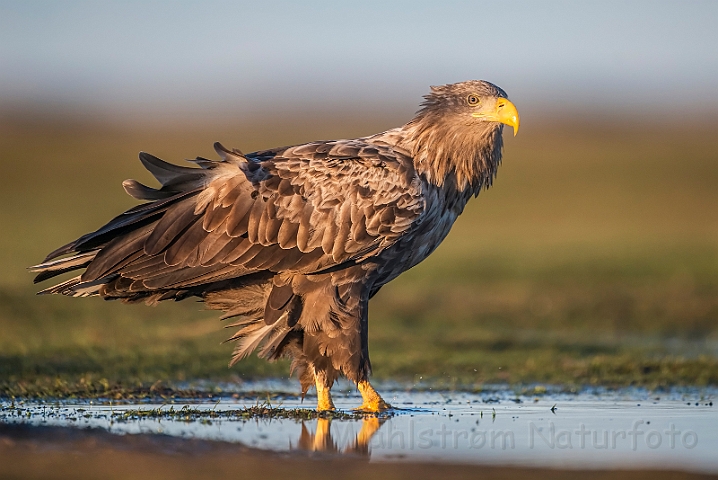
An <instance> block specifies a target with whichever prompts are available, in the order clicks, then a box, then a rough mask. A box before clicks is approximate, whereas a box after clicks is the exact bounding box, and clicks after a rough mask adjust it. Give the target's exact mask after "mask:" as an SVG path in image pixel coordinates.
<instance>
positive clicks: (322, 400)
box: [314, 372, 335, 412]
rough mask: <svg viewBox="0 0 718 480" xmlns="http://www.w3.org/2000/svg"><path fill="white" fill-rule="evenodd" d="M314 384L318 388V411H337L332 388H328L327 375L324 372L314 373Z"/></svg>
mask: <svg viewBox="0 0 718 480" xmlns="http://www.w3.org/2000/svg"><path fill="white" fill-rule="evenodd" d="M314 384H315V385H316V387H317V411H318V412H323V411H326V410H335V407H334V402H333V401H332V394H331V392H330V390H331V388H332V387H331V386H327V375H326V373H324V372H315V373H314Z"/></svg>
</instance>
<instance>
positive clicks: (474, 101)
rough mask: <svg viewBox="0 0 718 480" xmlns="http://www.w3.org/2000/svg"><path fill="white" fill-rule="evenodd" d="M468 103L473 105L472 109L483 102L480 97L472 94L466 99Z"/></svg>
mask: <svg viewBox="0 0 718 480" xmlns="http://www.w3.org/2000/svg"><path fill="white" fill-rule="evenodd" d="M466 103H468V104H469V105H471V106H472V107H475V106H476V105H478V104H479V103H481V100H480V99H479V96H478V95H475V94H473V93H472V94H471V95H469V96H468V97H466Z"/></svg>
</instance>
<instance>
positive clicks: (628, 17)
mask: <svg viewBox="0 0 718 480" xmlns="http://www.w3.org/2000/svg"><path fill="white" fill-rule="evenodd" d="M474 78H481V79H486V80H489V81H492V82H494V83H496V84H498V85H500V86H501V87H503V88H504V89H505V90H506V91H507V92H508V93H509V96H510V97H511V98H512V99H513V100H515V101H516V102H517V103H519V104H520V105H527V106H528V108H544V107H545V108H550V109H552V110H554V111H555V110H561V109H562V108H569V107H570V108H576V107H578V108H584V107H592V108H595V109H597V110H600V111H606V110H611V109H627V108H636V107H638V108H640V109H644V110H650V111H652V112H662V111H670V110H671V109H672V110H674V111H675V109H676V108H694V107H699V108H702V109H715V110H718V87H717V86H718V1H711V0H708V1H698V0H696V1H690V0H684V1H680V2H678V1H677V2H660V1H633V2H628V1H596V2H587V1H585V2H581V1H572V2H563V1H546V2H538V1H536V2H533V1H521V0H512V1H509V2H498V1H492V2H482V1H474V2H469V1H442V2H438V1H437V2H422V1H413V2H409V1H393V2H388V1H376V2H374V1H362V2H337V1H305V2H282V1H278V2H273V1H262V2H228V1H208V0H205V1H202V2H182V1H175V2H171V1H127V0H125V1H121V2H102V1H92V2H83V1H64V2H63V1H48V2H40V1H31V0H18V1H14V2H11V1H2V0H0V106H2V105H7V104H18V103H24V102H33V103H35V104H40V105H44V104H47V105H56V106H57V105H68V106H73V107H77V108H94V109H100V110H103V109H104V110H108V111H116V112H119V113H125V114H133V113H138V112H146V111H149V110H157V109H159V110H164V111H168V112H182V111H184V110H187V109H205V110H208V111H210V110H216V111H219V112H221V111H231V110H235V109H237V108H239V109H244V110H245V111H247V112H251V111H255V110H258V109H266V108H270V109H274V110H276V111H281V110H282V109H302V108H305V107H306V106H307V105H310V104H312V103H313V104H314V105H327V106H330V107H331V106H339V107H342V106H349V105H361V106H364V107H366V108H370V107H371V106H374V105H379V104H384V105H396V106H398V107H402V108H404V107H406V106H416V104H417V103H418V100H419V97H420V96H421V95H422V94H424V93H426V91H427V87H428V85H431V84H442V83H449V82H456V81H461V80H466V79H474Z"/></svg>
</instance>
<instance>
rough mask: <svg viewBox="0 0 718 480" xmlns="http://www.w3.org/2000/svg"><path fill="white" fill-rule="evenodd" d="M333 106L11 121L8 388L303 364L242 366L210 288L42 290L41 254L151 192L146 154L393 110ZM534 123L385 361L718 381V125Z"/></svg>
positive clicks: (443, 372)
mask: <svg viewBox="0 0 718 480" xmlns="http://www.w3.org/2000/svg"><path fill="white" fill-rule="evenodd" d="M332 120H336V118H334V119H324V120H322V121H320V120H317V121H316V122H306V121H305V122H302V123H301V125H302V127H301V128H299V129H298V128H296V127H293V126H292V125H293V124H292V122H291V121H289V120H286V121H284V122H280V123H279V124H278V125H276V126H275V127H271V125H272V124H271V123H270V122H257V123H255V124H253V125H243V124H240V123H238V124H236V125H232V126H227V125H224V126H217V125H214V126H209V125H194V126H179V127H167V126H165V127H157V126H155V127H153V126H147V125H145V126H142V127H139V126H137V127H131V126H112V125H108V124H103V123H101V122H98V123H97V124H94V125H90V124H87V125H81V124H76V123H70V124H63V123H58V122H48V121H46V122H38V121H7V120H6V121H4V122H3V123H2V124H0V158H1V159H2V160H1V161H2V169H3V170H2V176H0V202H2V203H1V205H2V209H0V222H1V223H0V224H1V225H2V232H1V233H0V265H2V270H0V331H1V332H2V333H1V334H0V395H33V394H60V395H70V394H79V395H93V394H98V393H100V394H101V393H103V392H106V391H107V390H108V389H109V390H113V389H116V388H119V389H121V390H123V391H128V390H132V389H133V388H139V389H141V390H144V389H146V388H148V387H149V386H151V385H155V384H156V382H157V381H161V382H162V384H163V385H172V384H173V383H176V382H177V381H182V380H193V379H210V380H215V381H226V380H230V381H231V380H235V379H242V378H244V379H247V378H255V377H259V376H280V377H281V376H286V375H287V373H288V366H287V364H286V363H278V364H268V363H266V362H264V361H259V360H257V359H256V358H250V359H248V360H246V361H243V362H241V363H240V364H239V365H237V366H235V367H233V368H231V369H228V368H227V362H228V360H229V356H230V353H231V350H232V348H233V347H232V345H231V344H222V343H221V342H222V340H223V339H224V338H226V337H228V336H229V334H230V332H229V331H227V330H223V329H222V328H221V323H220V322H219V320H218V319H217V317H218V315H217V313H216V312H208V311H204V310H203V306H202V304H200V303H197V302H194V301H192V300H188V301H184V302H181V303H177V304H174V303H173V304H163V305H160V306H159V307H155V308H150V307H146V306H144V305H131V306H128V305H123V304H120V303H115V302H103V301H102V300H99V299H69V298H54V297H36V296H35V295H34V292H35V291H36V290H37V288H36V287H35V286H33V285H32V284H31V279H32V276H31V275H30V274H28V273H27V272H26V270H25V267H27V266H29V265H31V264H34V263H37V262H39V261H41V260H42V258H43V257H44V255H45V254H46V253H47V252H49V251H50V250H52V249H54V248H55V247H57V246H59V245H61V244H63V243H66V242H67V241H70V240H72V239H74V238H76V237H78V236H79V235H81V234H83V233H85V232H87V231H90V230H92V229H95V228H97V227H98V226H100V225H101V224H103V223H104V222H105V221H106V220H108V219H109V218H111V217H112V216H114V215H115V214H117V213H119V212H120V211H121V210H123V209H125V208H128V207H130V206H132V205H134V200H133V199H131V198H129V197H127V196H126V195H125V194H124V192H123V191H122V189H121V186H120V182H121V181H122V180H124V179H125V178H137V179H139V180H142V181H145V182H147V183H151V180H150V178H151V177H150V176H149V174H148V173H147V172H144V171H143V169H142V167H141V165H140V163H139V161H137V152H138V151H140V150H146V151H149V152H151V153H153V154H155V155H158V156H160V157H162V158H164V159H166V160H170V161H175V162H178V161H180V160H181V159H183V158H186V157H194V156H196V155H202V156H214V153H213V151H212V147H211V146H212V142H214V141H216V140H220V141H222V142H223V143H224V144H225V145H227V146H230V147H239V148H242V149H243V150H244V151H252V150H256V149H259V148H263V147H271V146H276V145H281V144H292V143H296V142H301V141H308V140H313V139H317V138H336V137H351V136H357V135H366V134H369V133H374V132H375V131H379V130H381V129H383V128H388V127H390V126H392V123H388V122H387V123H386V124H380V123H377V124H372V123H370V122H364V123H362V122H356V123H353V124H341V123H337V122H333V121H332ZM523 123H524V126H523V127H522V131H521V133H520V135H519V136H517V137H516V138H507V140H506V150H505V155H504V165H503V166H502V167H501V169H500V171H499V176H498V179H497V181H496V183H495V186H494V187H493V188H492V189H491V190H489V191H487V192H484V193H482V194H481V195H480V197H479V198H478V199H477V200H474V201H472V202H471V203H470V204H469V206H468V207H467V210H466V212H465V213H464V215H463V216H462V217H461V218H460V219H459V221H458V223H457V224H456V226H455V227H454V229H453V231H452V232H451V234H450V235H449V237H448V239H447V240H446V241H445V242H444V244H443V245H442V246H441V247H440V248H439V249H438V250H437V251H436V253H435V254H434V255H433V256H432V257H430V258H429V259H428V260H427V261H425V262H424V263H423V264H421V265H419V266H418V267H416V268H415V269H413V270H412V271H410V272H407V273H405V274H404V275H403V276H402V277H400V278H399V279H398V280H396V281H395V282H393V283H392V284H390V285H388V286H387V287H385V288H384V289H383V290H382V291H381V292H380V293H379V294H378V295H377V297H376V298H375V299H374V300H373V301H372V304H371V311H370V352H371V356H372V362H373V366H374V374H375V376H376V377H378V378H381V379H398V380H408V381H415V382H416V381H419V380H421V381H422V382H426V383H425V384H429V383H431V384H438V385H443V386H447V387H454V386H462V387H467V386H468V387H473V388H480V387H481V386H482V385H485V384H487V383H496V382H508V383H510V384H527V383H533V382H538V383H552V384H560V385H566V386H577V385H584V384H598V385H609V386H612V385H645V386H649V387H657V386H668V385H686V384H689V385H716V384H718V188H717V186H718V135H716V130H718V129H717V128H716V127H715V126H713V125H711V126H709V127H704V128H702V129H699V128H693V127H689V126H681V127H675V126H674V127H667V126H641V125H638V126H636V125H632V126H631V125H628V124H623V125H618V126H609V125H608V124H606V123H600V122H596V123H581V124H573V125H571V124H569V123H565V124H561V123H551V122H548V121H542V120H541V119H533V120H532V119H526V118H524V122H523ZM270 127H271V128H270Z"/></svg>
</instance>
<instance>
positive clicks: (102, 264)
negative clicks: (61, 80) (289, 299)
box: [35, 140, 425, 296]
mask: <svg viewBox="0 0 718 480" xmlns="http://www.w3.org/2000/svg"><path fill="white" fill-rule="evenodd" d="M215 148H216V150H217V152H218V153H219V155H220V156H221V157H222V160H220V161H211V160H207V159H202V158H198V159H197V160H195V162H196V163H197V164H198V165H200V167H202V168H187V167H179V166H176V165H172V164H168V163H166V162H163V161H162V160H160V159H158V158H155V157H152V156H151V155H147V154H141V160H142V162H143V163H144V164H145V166H146V167H147V168H148V170H150V171H151V172H152V173H153V175H155V177H156V178H157V179H158V180H159V181H160V183H162V185H163V187H162V188H161V189H159V190H154V189H151V188H149V187H146V186H144V185H141V184H139V183H138V182H135V181H127V182H125V184H124V185H125V189H126V190H127V191H128V193H129V194H131V195H133V196H135V197H137V198H142V199H146V200H153V201H152V202H150V203H147V204H144V205H140V206H138V207H135V208H133V209H131V210H129V211H128V212H126V213H125V214H123V215H120V216H119V217H117V218H115V219H114V220H113V221H111V222H110V223H108V224H107V225H105V226H104V227H102V228H101V229H99V230H98V231H97V232H94V233H92V234H88V235H85V236H84V237H81V238H80V239H78V240H77V241H75V242H73V243H70V244H68V245H67V246H65V247H63V248H61V249H58V250H57V251H56V252H54V253H53V254H51V255H50V256H48V259H46V261H47V260H51V259H52V258H54V257H57V256H59V255H62V254H63V253H70V252H77V255H75V256H74V257H70V258H68V259H63V260H60V261H57V260H56V261H55V262H49V263H54V264H56V265H55V267H54V270H52V271H50V272H48V269H47V268H45V269H43V268H37V267H35V268H36V271H39V272H41V273H40V276H42V275H44V276H43V279H44V278H49V277H50V276H54V275H52V273H53V272H54V271H58V272H59V273H62V272H64V271H68V270H70V269H74V268H81V267H87V269H86V271H85V272H84V273H83V275H82V276H81V277H76V279H75V280H76V281H75V282H71V284H68V285H65V286H64V289H65V290H68V291H66V292H65V291H63V292H61V293H68V294H74V292H80V293H82V294H93V293H98V292H100V288H99V285H104V284H107V285H106V286H105V289H104V290H103V292H100V293H103V294H104V293H108V295H110V296H113V295H112V292H110V291H109V289H108V287H109V286H110V285H112V286H113V289H115V290H117V291H118V293H122V294H121V295H117V296H125V295H124V294H125V293H131V292H137V293H141V292H150V291H158V290H167V289H183V288H188V287H193V286H197V285H202V284H206V283H211V282H216V281H219V280H225V279H229V278H236V277H240V276H244V275H249V274H252V273H256V272H261V271H268V272H275V273H279V272H284V271H294V272H300V273H316V272H320V271H324V270H326V269H330V268H335V267H339V266H341V265H343V264H347V263H355V262H361V261H363V260H366V259H367V258H369V257H372V256H373V255H377V254H378V253H380V252H381V251H382V250H384V249H386V248H388V247H390V246H391V245H393V244H394V243H395V242H397V240H398V239H399V238H401V237H402V236H403V235H405V234H406V233H407V232H409V231H411V229H412V228H413V227H414V226H415V225H417V224H418V223H419V222H420V220H421V216H422V213H423V211H424V208H425V199H424V195H423V191H422V184H421V181H420V179H419V177H418V176H417V175H416V173H415V171H414V168H413V164H412V162H411V159H410V158H409V157H408V156H406V155H405V154H403V153H401V152H399V151H395V150H394V149H392V148H390V147H387V146H382V145H373V144H371V143H367V142H363V141H359V140H341V141H331V142H315V143H310V144H306V145H300V146H295V147H289V148H286V149H278V150H272V151H265V152H257V153H255V154H250V155H247V156H245V155H243V154H242V153H241V152H239V151H237V150H234V151H229V150H227V149H225V148H224V147H222V146H221V145H219V144H216V145H215ZM93 251H94V252H96V253H95V254H94V256H93V255H92V252H93ZM82 255H84V256H85V257H82ZM78 256H80V259H77V257H78ZM70 259H74V260H70ZM88 259H89V260H88ZM63 261H64V262H66V264H65V266H67V264H69V265H70V267H71V268H65V269H64V270H62V272H60V270H61V269H62V268H61V267H63V263H62V262H63ZM49 263H45V264H43V265H40V266H38V267H43V266H45V265H48V264H49ZM40 276H38V277H40ZM109 282H111V283H109ZM66 283H67V282H66ZM53 288H54V287H53ZM88 289H89V290H88ZM48 290H50V291H52V289H48ZM53 293H58V292H53Z"/></svg>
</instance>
